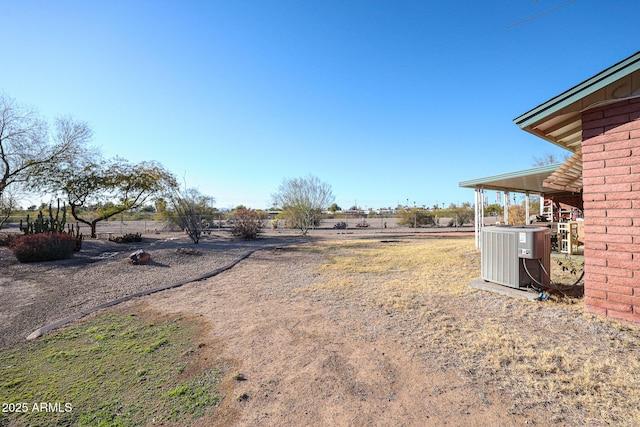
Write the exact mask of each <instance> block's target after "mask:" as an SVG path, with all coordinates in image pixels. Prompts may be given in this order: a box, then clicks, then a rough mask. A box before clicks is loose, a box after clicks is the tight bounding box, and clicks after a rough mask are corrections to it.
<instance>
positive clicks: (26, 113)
mask: <svg viewBox="0 0 640 427" xmlns="http://www.w3.org/2000/svg"><path fill="white" fill-rule="evenodd" d="M48 128H49V126H48V124H47V123H46V122H45V121H43V120H42V119H41V118H40V117H39V116H38V115H37V113H36V112H35V111H34V110H32V109H29V108H27V107H25V106H22V105H20V104H18V103H17V102H16V101H15V100H14V99H12V98H10V97H8V96H6V95H3V94H0V196H2V195H3V193H4V192H5V191H6V190H7V188H8V187H9V186H11V185H16V186H19V185H20V184H24V183H26V182H30V181H31V180H32V179H33V178H36V177H38V176H42V175H47V174H49V173H50V168H51V167H52V166H55V165H56V164H57V163H58V162H61V161H63V160H64V159H65V158H67V157H73V156H78V155H79V154H80V153H81V152H83V150H85V144H87V143H88V141H89V140H90V139H91V137H92V135H93V132H92V131H91V128H90V127H89V126H88V125H87V124H86V123H84V122H81V121H78V120H75V119H74V118H72V117H70V116H66V117H61V118H59V119H56V120H55V122H54V129H53V133H52V134H51V135H49V133H48V130H49V129H48Z"/></svg>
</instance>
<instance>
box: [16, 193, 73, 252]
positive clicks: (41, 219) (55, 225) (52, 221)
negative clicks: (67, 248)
mask: <svg viewBox="0 0 640 427" xmlns="http://www.w3.org/2000/svg"><path fill="white" fill-rule="evenodd" d="M65 225H67V230H66V231H65ZM20 230H21V231H22V232H23V233H24V234H39V233H66V234H69V235H71V236H73V237H75V238H76V249H75V250H76V252H78V251H80V248H81V247H82V239H83V235H82V233H80V226H79V225H78V224H76V225H75V227H74V225H73V224H67V206H66V205H63V206H62V215H60V200H58V204H57V206H56V214H55V216H54V215H53V207H52V206H51V203H49V218H45V216H44V214H43V213H42V210H40V212H39V213H38V216H37V217H36V219H35V220H34V221H31V217H30V216H29V215H27V220H26V224H25V225H23V222H22V220H20Z"/></svg>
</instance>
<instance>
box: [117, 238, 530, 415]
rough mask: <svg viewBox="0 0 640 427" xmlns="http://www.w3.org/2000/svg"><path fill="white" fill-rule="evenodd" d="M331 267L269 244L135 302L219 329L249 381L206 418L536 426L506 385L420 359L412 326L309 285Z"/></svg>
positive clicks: (225, 350)
mask: <svg viewBox="0 0 640 427" xmlns="http://www.w3.org/2000/svg"><path fill="white" fill-rule="evenodd" d="M320 262H322V257H321V255H318V254H313V253H310V252H304V251H295V250H284V251H283V250H272V251H263V252H259V253H256V254H254V255H252V257H251V258H249V259H247V260H246V261H244V262H243V264H242V266H239V268H235V269H233V270H231V271H228V272H225V273H223V274H221V275H219V276H217V277H215V278H212V279H209V280H207V281H204V282H198V283H193V284H190V285H189V286H186V287H184V288H180V289H175V290H171V291H167V292H163V293H161V294H156V295H154V296H153V297H152V298H149V297H147V298H144V299H141V300H140V301H134V302H131V303H129V305H130V306H131V307H135V308H136V309H140V308H141V309H144V310H153V311H157V312H160V313H171V314H183V315H189V316H192V315H195V316H199V317H200V318H201V319H203V320H204V321H205V322H207V323H208V324H209V326H210V329H209V333H208V335H207V336H205V337H202V338H201V339H202V341H203V343H204V344H205V345H206V346H208V347H210V348H212V349H216V353H217V357H218V358H219V361H220V360H226V361H231V363H232V364H233V365H234V366H235V368H236V369H237V370H238V371H239V372H241V373H242V374H244V376H245V377H246V381H232V380H230V379H229V378H227V380H226V381H224V382H223V384H222V388H223V391H224V392H225V395H226V398H225V399H224V401H223V404H222V406H221V407H220V408H217V409H216V410H215V413H214V414H213V416H210V417H209V418H205V419H203V420H201V422H200V423H199V424H198V425H202V426H209V425H242V426H265V425H274V426H275V425H277V426H300V425H345V426H346V425H353V426H364V425H394V426H398V425H400V426H401V425H407V426H424V425H451V426H457V425H492V426H498V425H523V424H525V419H524V418H522V417H519V416H513V415H510V414H509V411H508V407H509V405H508V403H506V402H502V401H501V397H500V396H499V395H498V394H497V393H496V392H495V391H493V390H488V391H487V389H484V390H483V391H482V392H480V391H479V390H478V388H477V387H476V388H474V387H473V386H472V385H471V384H468V383H467V382H466V381H465V380H464V379H462V378H461V377H460V376H459V375H457V374H456V373H455V372H454V371H453V370H450V369H448V368H447V367H446V366H445V365H443V364H442V363H440V362H439V359H437V358H435V357H434V358H433V360H430V359H429V358H428V357H427V358H425V357H424V356H423V355H424V349H419V350H420V354H421V355H422V356H419V355H418V354H419V353H418V352H417V351H416V350H415V349H416V348H417V347H418V344H417V343H413V342H410V340H407V336H408V335H410V334H409V333H408V332H410V331H407V330H403V327H402V326H398V325H395V326H394V327H391V326H390V323H389V317H388V316H385V315H384V314H383V313H382V312H381V311H380V310H372V309H370V307H365V306H364V304H363V305H362V306H356V305H353V304H344V303H343V302H340V300H339V299H333V298H331V297H330V296H327V297H323V296H322V295H320V296H318V295H310V294H308V293H304V292H299V289H300V288H302V287H304V286H307V285H309V284H310V282H313V281H314V280H318V276H317V274H316V273H315V272H314V266H315V265H317V264H318V263H320ZM409 327H410V326H409V325H406V326H404V328H409ZM419 346H420V347H422V345H421V344H420V345H419ZM244 393H246V396H248V398H247V399H237V397H238V396H240V395H242V394H244Z"/></svg>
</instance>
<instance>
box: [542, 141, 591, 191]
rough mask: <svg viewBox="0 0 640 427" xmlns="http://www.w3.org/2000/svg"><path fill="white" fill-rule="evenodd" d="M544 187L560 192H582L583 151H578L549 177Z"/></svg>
mask: <svg viewBox="0 0 640 427" xmlns="http://www.w3.org/2000/svg"><path fill="white" fill-rule="evenodd" d="M542 185H543V186H544V187H546V188H553V189H554V190H559V191H569V192H572V193H579V192H581V191H582V151H581V150H578V151H576V152H575V153H574V155H573V156H571V157H570V158H569V159H567V161H566V162H564V163H563V164H562V166H560V167H559V168H558V169H557V170H556V171H555V172H553V173H552V174H551V175H549V176H548V177H547V178H546V179H545V180H544V181H543V182H542Z"/></svg>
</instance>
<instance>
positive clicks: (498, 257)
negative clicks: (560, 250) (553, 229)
mask: <svg viewBox="0 0 640 427" xmlns="http://www.w3.org/2000/svg"><path fill="white" fill-rule="evenodd" d="M481 249H482V255H481V256H482V279H483V280H485V281H487V282H494V283H499V284H501V285H505V286H509V287H512V288H526V287H534V288H538V287H539V285H538V284H536V281H537V282H539V283H542V284H544V285H548V284H549V274H550V264H551V236H550V230H549V229H548V228H545V227H511V226H496V227H484V228H483V229H482V248H481Z"/></svg>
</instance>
